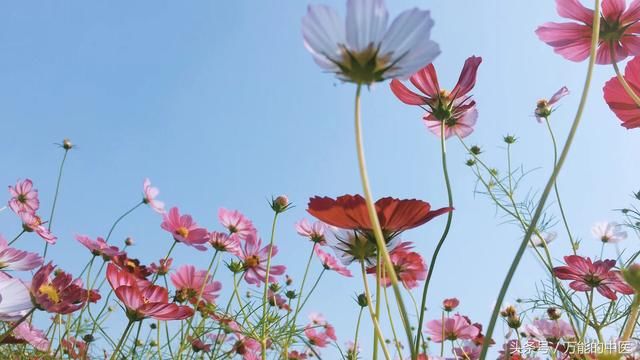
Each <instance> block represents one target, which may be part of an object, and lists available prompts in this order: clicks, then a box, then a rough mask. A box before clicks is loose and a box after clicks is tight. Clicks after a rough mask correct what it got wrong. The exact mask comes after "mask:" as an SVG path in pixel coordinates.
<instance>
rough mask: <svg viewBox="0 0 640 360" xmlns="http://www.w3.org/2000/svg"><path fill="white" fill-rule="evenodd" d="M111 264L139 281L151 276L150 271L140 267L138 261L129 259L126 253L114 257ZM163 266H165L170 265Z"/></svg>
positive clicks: (142, 266)
mask: <svg viewBox="0 0 640 360" xmlns="http://www.w3.org/2000/svg"><path fill="white" fill-rule="evenodd" d="M111 262H112V263H113V264H114V265H116V266H117V267H118V268H119V269H121V270H122V271H126V272H128V273H130V274H131V275H133V276H135V277H136V278H138V279H141V280H146V279H147V277H148V276H149V275H151V274H152V270H150V269H149V268H148V267H146V266H144V265H141V264H140V260H138V259H133V258H130V257H129V256H128V255H127V254H126V253H123V254H120V255H116V256H114V257H113V258H112V259H111ZM160 265H163V264H160ZM164 265H165V266H166V265H170V264H164Z"/></svg>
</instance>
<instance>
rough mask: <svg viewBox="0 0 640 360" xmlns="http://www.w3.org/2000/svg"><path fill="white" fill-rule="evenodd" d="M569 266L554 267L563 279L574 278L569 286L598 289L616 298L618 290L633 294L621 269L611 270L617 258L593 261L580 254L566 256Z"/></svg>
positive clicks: (588, 289) (611, 297)
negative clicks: (622, 275)
mask: <svg viewBox="0 0 640 360" xmlns="http://www.w3.org/2000/svg"><path fill="white" fill-rule="evenodd" d="M564 261H565V263H566V264H567V266H558V267H555V268H553V272H554V273H555V275H556V276H557V277H558V279H562V280H572V281H571V282H570V283H569V287H570V288H572V289H573V290H576V291H591V290H592V289H596V290H598V292H599V293H600V294H602V296H604V297H606V298H608V299H610V300H616V299H617V298H618V297H617V296H616V292H619V293H622V294H626V295H631V294H633V289H632V288H631V287H629V285H627V284H625V283H624V281H622V278H621V275H620V272H619V271H614V270H611V269H612V268H613V267H614V266H615V265H616V261H615V260H598V261H596V262H592V261H591V259H590V258H588V257H587V258H583V257H582V256H578V255H570V256H565V257H564Z"/></svg>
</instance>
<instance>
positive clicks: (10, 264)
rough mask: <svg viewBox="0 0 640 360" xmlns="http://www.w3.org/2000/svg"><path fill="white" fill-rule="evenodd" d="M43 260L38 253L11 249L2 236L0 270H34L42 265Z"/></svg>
mask: <svg viewBox="0 0 640 360" xmlns="http://www.w3.org/2000/svg"><path fill="white" fill-rule="evenodd" d="M43 261H44V260H43V259H42V257H41V256H40V255H38V254H36V253H31V252H28V251H24V250H19V249H15V248H12V247H9V244H8V243H7V240H5V238H3V237H2V235H0V270H17V271H27V270H33V269H35V268H37V267H39V266H41V265H42V263H43Z"/></svg>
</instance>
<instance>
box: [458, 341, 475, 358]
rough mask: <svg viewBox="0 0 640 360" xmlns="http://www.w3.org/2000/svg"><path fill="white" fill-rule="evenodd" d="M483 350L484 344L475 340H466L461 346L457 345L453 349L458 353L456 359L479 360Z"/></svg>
mask: <svg viewBox="0 0 640 360" xmlns="http://www.w3.org/2000/svg"><path fill="white" fill-rule="evenodd" d="M481 351H482V346H479V345H476V344H474V343H473V342H471V341H469V342H466V343H465V344H464V345H463V346H461V347H456V348H454V349H453V353H454V354H455V355H456V359H465V360H478V359H479V358H480V352H481Z"/></svg>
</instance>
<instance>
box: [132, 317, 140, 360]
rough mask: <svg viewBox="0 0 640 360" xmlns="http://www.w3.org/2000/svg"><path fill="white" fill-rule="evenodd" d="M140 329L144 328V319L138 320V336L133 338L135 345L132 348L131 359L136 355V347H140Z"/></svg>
mask: <svg viewBox="0 0 640 360" xmlns="http://www.w3.org/2000/svg"><path fill="white" fill-rule="evenodd" d="M140 329H142V321H138V330H137V331H136V338H135V339H134V340H133V347H132V348H131V359H135V357H136V347H138V338H139V337H140Z"/></svg>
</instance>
